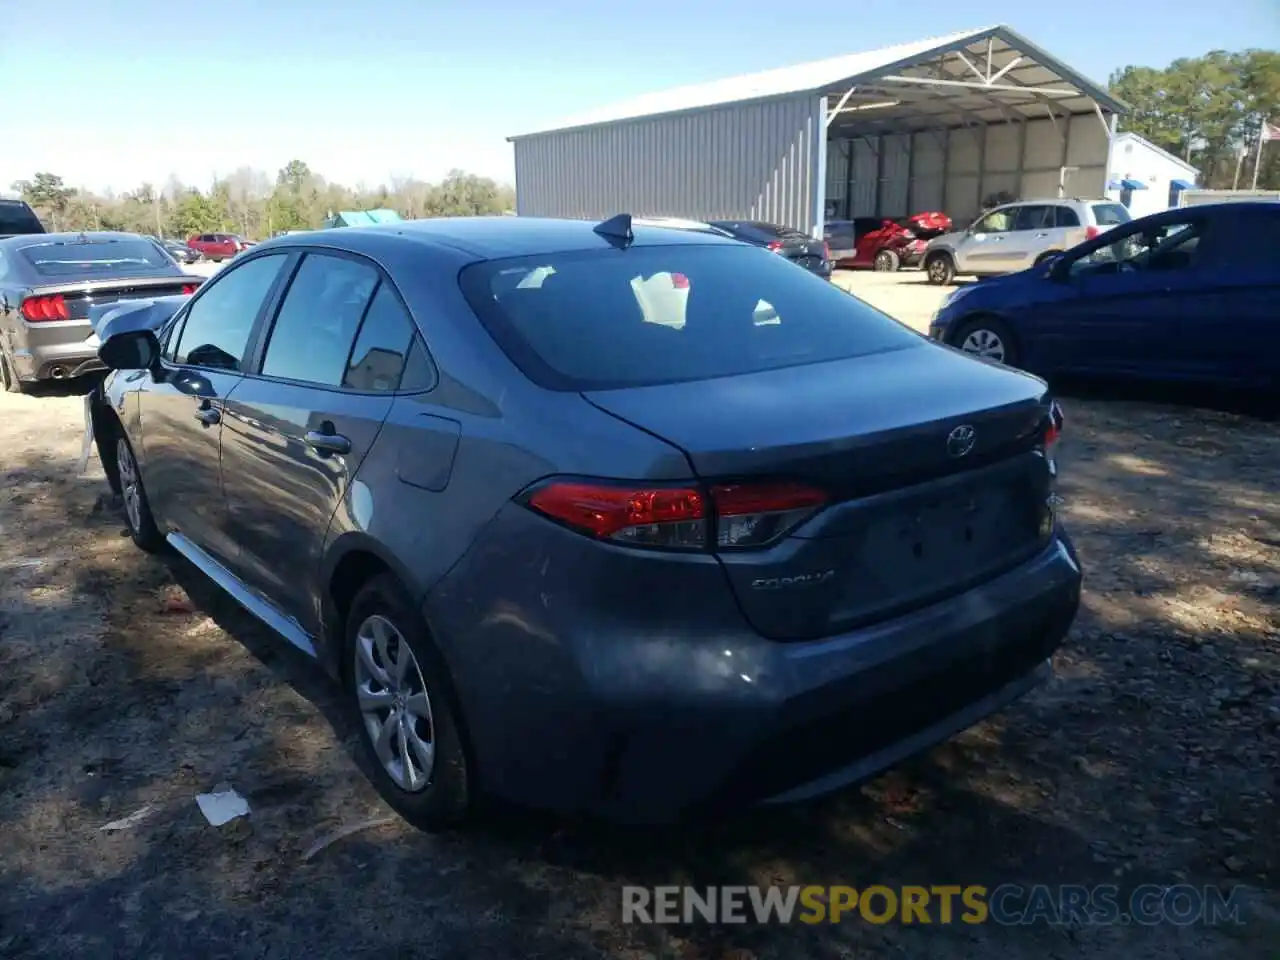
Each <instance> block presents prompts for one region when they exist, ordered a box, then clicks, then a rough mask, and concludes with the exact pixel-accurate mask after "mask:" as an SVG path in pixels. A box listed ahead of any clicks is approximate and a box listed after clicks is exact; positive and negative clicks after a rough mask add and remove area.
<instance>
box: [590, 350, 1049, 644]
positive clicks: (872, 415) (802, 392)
mask: <svg viewBox="0 0 1280 960" xmlns="http://www.w3.org/2000/svg"><path fill="white" fill-rule="evenodd" d="M584 396H586V397H587V399H588V400H590V401H591V402H592V403H593V404H595V405H596V406H598V407H600V408H601V409H603V410H605V411H606V412H608V413H611V414H613V415H614V416H616V417H618V418H619V419H622V420H624V421H626V422H628V423H631V424H633V425H634V426H637V427H640V428H641V429H644V430H646V431H648V432H650V433H653V434H656V435H658V436H660V437H662V438H663V439H665V440H667V441H668V442H670V443H672V444H674V445H676V446H677V447H679V448H681V449H682V450H683V451H684V452H685V454H686V455H687V457H688V458H689V461H690V464H691V465H692V467H693V469H694V471H695V472H696V473H697V475H698V476H699V477H700V478H702V479H704V480H716V481H749V480H752V479H761V480H763V479H786V480H795V481H801V482H805V483H808V484H812V485H815V486H817V487H820V488H821V489H822V490H824V491H826V493H827V494H828V495H829V498H830V499H829V503H828V505H827V506H826V507H824V508H823V509H821V510H820V511H819V512H818V513H817V514H816V515H814V516H812V517H811V518H809V519H808V520H807V521H805V522H804V523H802V524H801V525H800V526H799V527H798V528H797V529H795V530H794V531H792V532H791V533H790V534H789V535H788V536H786V537H785V538H784V539H782V540H781V541H780V542H777V543H775V544H773V545H771V546H769V547H767V548H764V549H755V550H742V551H729V550H722V551H720V553H719V555H718V556H719V559H720V562H721V565H722V566H723V568H724V570H725V573H726V575H727V577H728V579H729V583H730V585H731V587H732V589H733V591H734V593H735V594H736V596H737V598H738V601H739V604H740V605H741V607H742V610H743V612H744V614H745V615H746V616H747V618H748V619H749V620H750V621H751V623H752V624H753V626H754V627H755V628H756V629H757V630H758V631H759V632H760V633H761V634H763V635H765V636H767V637H771V638H775V639H785V640H798V639H810V638H814V637H821V636H827V635H830V634H833V633H837V632H840V631H843V630H849V629H853V628H855V627H857V626H861V625H865V624H868V623H872V622H875V621H876V620H879V619H883V618H885V617H888V616H894V615H897V614H899V613H901V612H904V611H906V610H910V609H913V608H916V607H919V606H922V605H924V604H927V603H931V602H935V601H936V600H938V599H940V598H942V597H945V596H947V595H950V594H954V593H956V592H959V591H961V590H964V589H968V588H969V587H970V586H972V585H973V584H974V583H976V582H980V581H981V580H982V579H987V578H990V577H991V576H994V575H996V574H997V573H998V572H1001V571H1002V570H1004V569H1008V568H1009V567H1010V566H1012V565H1015V564H1017V563H1019V562H1022V561H1023V560H1024V559H1026V558H1027V557H1028V556H1030V555H1031V554H1032V553H1034V552H1035V550H1036V549H1038V548H1039V547H1040V546H1041V545H1042V544H1043V542H1044V537H1045V531H1044V519H1045V512H1046V510H1047V506H1046V504H1047V499H1048V495H1049V493H1050V488H1049V484H1050V480H1051V472H1050V468H1049V465H1048V461H1047V460H1046V459H1045V458H1044V456H1043V455H1041V454H1040V453H1039V451H1038V450H1037V449H1036V447H1037V444H1038V441H1039V438H1040V430H1041V426H1042V424H1043V423H1044V420H1045V416H1046V415H1047V413H1048V404H1049V399H1048V396H1047V389H1046V387H1045V385H1044V384H1043V383H1042V382H1041V381H1039V380H1036V379H1035V378H1033V377H1029V376H1027V375H1025V374H1021V373H1018V372H1016V371H1013V370H1009V369H1007V368H1004V367H999V366H996V365H994V364H987V363H985V362H982V361H976V360H974V359H972V358H969V357H966V356H963V355H961V354H959V353H957V352H955V351H951V350H948V349H945V348H940V347H936V346H932V345H927V344H922V345H921V346H919V347H911V348H907V349H902V350H893V351H888V352H884V353H879V354H873V355H870V356H864V357H860V358H856V359H851V360H841V361H834V362H829V363H821V364H812V365H806V366H798V367H790V368H785V369H781V370H772V371H766V372H762V373H756V374H750V375H746V376H739V377H725V378H722V379H718V380H704V381H699V382H694V383H680V384H669V385H662V386H653V387H641V388H634V389H623V390H609V391H595V392H591V393H588V394H585V395H584ZM964 427H968V428H971V430H972V437H971V448H970V449H968V450H967V451H964V452H963V453H962V452H960V448H961V447H962V446H963V444H960V443H958V442H957V441H956V440H955V438H954V437H953V432H954V431H956V430H957V428H964ZM961 433H962V434H965V433H967V431H964V430H961Z"/></svg>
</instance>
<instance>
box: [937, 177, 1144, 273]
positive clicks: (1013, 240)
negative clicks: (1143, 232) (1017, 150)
mask: <svg viewBox="0 0 1280 960" xmlns="http://www.w3.org/2000/svg"><path fill="white" fill-rule="evenodd" d="M1132 219H1133V218H1132V217H1131V216H1129V211H1128V209H1127V208H1126V207H1125V206H1124V205H1123V204H1119V203H1115V202H1113V201H1111V200H1081V199H1078V198H1076V199H1064V200H1019V201H1018V202H1017V203H1008V204H1005V205H1004V206H1001V207H996V208H995V209H994V210H991V211H989V212H988V213H984V214H983V215H982V216H980V217H979V218H978V219H977V220H975V221H974V223H973V224H972V225H971V226H970V227H969V228H968V229H967V230H963V231H960V232H957V233H947V234H943V235H942V236H940V237H935V238H934V239H932V240H930V241H929V245H928V247H927V248H926V249H925V254H924V269H925V273H926V274H927V275H928V277H929V282H930V283H934V284H938V285H945V284H948V283H950V282H951V281H952V280H953V279H955V278H956V277H957V276H974V277H985V276H995V275H998V274H1005V273H1013V272H1015V271H1018V270H1022V269H1025V268H1026V267H1030V266H1033V265H1035V264H1037V263H1041V262H1043V261H1044V260H1045V259H1047V258H1048V257H1051V256H1053V255H1054V254H1055V253H1061V252H1062V251H1064V250H1068V249H1070V248H1071V247H1074V246H1075V245H1076V244H1079V243H1083V242H1084V241H1086V240H1092V239H1093V238H1094V237H1097V236H1100V235H1101V234H1103V233H1105V232H1106V231H1107V230H1110V229H1111V228H1112V227H1115V226H1119V225H1120V224H1124V223H1128V222H1129V221H1130V220H1132Z"/></svg>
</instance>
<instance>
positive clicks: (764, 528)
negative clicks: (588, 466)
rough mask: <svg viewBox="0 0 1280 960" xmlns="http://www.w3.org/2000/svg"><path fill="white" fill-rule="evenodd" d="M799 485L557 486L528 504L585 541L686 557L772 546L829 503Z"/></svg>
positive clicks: (540, 492)
mask: <svg viewBox="0 0 1280 960" xmlns="http://www.w3.org/2000/svg"><path fill="white" fill-rule="evenodd" d="M826 499H827V498H826V495H825V494H824V493H822V492H821V491H819V490H815V489H813V488H811V487H807V486H804V485H802V484H792V483H771V484H722V485H718V486H713V487H711V489H710V491H709V492H704V491H703V490H702V489H700V488H698V487H693V486H679V487H662V486H633V485H629V484H617V483H609V482H604V481H599V482H591V481H579V480H563V481H561V480H556V481H551V482H549V483H546V484H543V485H542V486H540V487H538V488H537V489H535V490H534V491H533V492H532V493H531V494H529V495H528V496H526V497H525V498H524V502H525V504H526V505H528V506H529V507H531V508H533V509H534V510H536V511H538V512H539V513H541V514H543V515H544V516H547V517H550V518H551V519H553V520H556V521H558V522H560V523H562V524H564V525H565V526H568V527H572V528H573V529H575V530H577V531H579V532H580V533H585V534H589V535H591V536H594V537H597V538H599V539H602V540H612V541H614V542H617V543H622V544H627V545H630V546H636V547H660V548H669V549H681V550H705V549H708V547H712V548H716V549H732V548H744V547H758V546H763V545H765V544H768V543H771V542H772V541H774V540H776V539H778V538H779V537H780V536H782V535H783V534H785V533H787V532H789V531H790V530H792V529H794V528H795V526H796V525H797V524H798V523H799V522H800V521H801V520H802V519H804V518H805V517H807V516H808V515H809V514H811V513H812V512H813V510H814V509H816V508H817V507H819V506H821V505H822V504H823V503H825V502H826Z"/></svg>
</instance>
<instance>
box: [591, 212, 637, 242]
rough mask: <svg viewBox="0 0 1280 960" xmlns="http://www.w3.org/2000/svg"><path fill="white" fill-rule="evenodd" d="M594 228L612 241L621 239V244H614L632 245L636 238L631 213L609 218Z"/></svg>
mask: <svg viewBox="0 0 1280 960" xmlns="http://www.w3.org/2000/svg"><path fill="white" fill-rule="evenodd" d="M592 230H594V232H596V233H598V234H600V236H602V237H604V238H605V239H606V240H608V241H609V242H610V243H614V241H621V244H614V245H615V246H619V245H620V246H623V247H627V246H630V245H631V243H632V242H633V241H634V240H635V238H636V235H635V234H634V233H632V232H631V214H629V213H620V214H618V215H617V216H614V217H610V218H609V219H608V220H605V221H602V222H601V223H597V224H596V225H595V226H594V227H593V228H592Z"/></svg>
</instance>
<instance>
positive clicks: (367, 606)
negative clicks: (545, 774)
mask: <svg viewBox="0 0 1280 960" xmlns="http://www.w3.org/2000/svg"><path fill="white" fill-rule="evenodd" d="M370 618H381V619H382V620H384V621H387V622H389V623H390V624H391V625H392V626H393V627H394V630H395V632H396V633H397V634H398V635H399V638H403V640H404V641H406V642H407V644H408V647H409V649H410V650H411V651H412V653H413V659H412V661H410V666H409V668H408V669H407V670H406V671H405V673H406V675H407V676H409V677H410V678H411V686H416V683H417V682H419V681H420V682H421V683H422V686H423V688H424V689H425V692H426V695H427V696H426V702H427V704H428V708H427V713H428V714H429V723H428V724H427V728H428V732H429V734H430V743H431V745H432V746H433V748H434V762H433V765H432V769H431V771H430V773H429V774H428V775H427V777H426V785H425V786H424V787H421V788H419V789H417V790H410V789H406V788H405V787H404V786H402V785H401V784H399V783H397V782H396V780H395V779H394V778H393V776H392V774H391V773H390V772H389V771H388V770H387V767H386V766H385V765H384V763H383V760H382V759H380V758H379V755H378V750H377V748H376V746H375V744H374V734H373V733H372V732H371V729H370V727H369V724H368V723H367V722H366V717H365V714H364V712H363V711H362V709H361V705H360V700H359V696H358V688H359V687H360V686H361V680H360V677H359V676H358V674H359V673H360V672H361V671H362V670H364V669H366V668H364V667H363V666H361V665H359V664H357V659H358V658H360V656H361V655H360V652H359V651H360V647H361V646H362V641H361V640H360V633H361V629H362V627H364V626H365V624H366V622H368V621H370ZM344 640H345V642H344V645H343V664H344V665H343V669H342V677H343V686H344V687H345V691H346V696H345V698H344V699H345V702H346V709H347V711H348V713H349V715H350V717H351V720H352V723H353V725H354V726H355V728H356V729H358V730H359V731H360V733H359V736H360V744H361V751H362V753H363V756H364V759H365V765H366V767H367V768H368V770H367V772H368V774H369V778H370V779H371V780H372V782H373V785H374V787H376V788H377V791H378V793H380V794H381V795H382V798H383V799H384V800H386V801H387V803H388V804H390V805H391V807H392V808H393V809H395V811H396V812H397V813H399V814H400V815H401V816H402V817H404V818H405V820H407V821H409V823H411V824H413V825H414V826H415V827H418V828H419V829H421V830H426V831H428V832H437V831H441V830H448V829H451V828H454V827H458V826H461V825H462V824H463V823H464V822H466V820H467V819H468V818H470V817H471V816H472V815H473V814H474V813H475V810H476V806H477V804H476V803H475V801H474V796H475V791H474V790H473V788H472V779H473V777H474V771H475V765H474V763H473V762H472V760H471V757H470V750H469V749H468V747H467V738H466V734H465V731H464V729H463V727H462V710H461V708H460V706H459V704H458V697H457V693H456V691H455V690H454V686H453V682H452V679H451V678H450V675H449V670H448V668H447V667H446V665H445V662H444V657H443V656H441V654H440V651H439V650H438V649H437V648H436V645H435V643H434V642H433V641H432V640H431V637H430V634H429V632H428V630H427V627H426V624H425V623H424V622H423V620H422V615H421V614H420V613H419V612H418V611H417V610H416V609H415V607H414V604H413V603H412V602H411V601H410V600H409V599H408V597H407V595H406V593H405V590H404V588H403V587H401V586H400V583H399V581H398V580H396V578H395V577H393V576H391V575H390V574H381V575H379V576H376V577H374V578H372V579H371V580H369V582H368V583H366V584H365V585H364V586H363V587H361V588H360V591H359V592H358V593H357V594H356V596H355V599H354V600H353V601H352V602H351V611H350V613H349V615H348V616H347V623H346V632H345V637H344ZM399 642H400V640H399V639H397V640H396V641H395V645H396V646H397V647H398V643H399ZM395 652H396V653H398V652H399V651H398V649H397V650H396V651H395ZM413 666H416V667H417V669H418V676H417V678H414V677H413V675H412V672H411V671H412V667H413ZM378 692H380V693H381V692H383V691H382V690H379V691H378ZM386 692H388V693H389V692H390V688H386ZM398 696H399V697H400V698H401V702H402V703H403V704H404V706H403V707H402V708H401V713H402V714H403V715H405V716H406V717H408V719H409V722H411V723H413V724H415V725H416V726H415V727H414V732H415V733H417V734H418V736H419V738H420V737H421V731H422V730H423V729H424V728H423V725H422V721H421V714H420V713H419V714H418V715H417V718H415V717H413V716H410V715H409V714H410V711H409V710H408V709H407V707H408V700H406V699H405V694H404V692H403V689H402V690H401V691H400V692H399V693H398ZM408 699H414V698H413V697H409V698H408ZM392 711H393V708H390V707H389V708H387V713H388V717H387V720H386V721H384V722H385V723H391V722H394V721H392V720H391V718H390V714H391V713H392ZM380 713H381V710H379V715H380ZM370 722H372V721H370ZM400 729H401V730H403V728H400ZM391 739H393V738H388V740H389V741H390V740H391ZM394 739H395V740H396V741H397V743H398V742H400V741H403V739H404V734H403V733H402V732H397V733H396V734H395V735H394ZM389 746H390V743H389ZM405 749H406V750H408V749H409V748H408V747H406V748H405ZM392 750H393V753H394V752H395V750H394V748H392Z"/></svg>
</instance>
